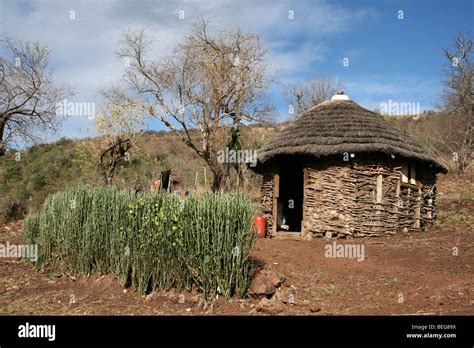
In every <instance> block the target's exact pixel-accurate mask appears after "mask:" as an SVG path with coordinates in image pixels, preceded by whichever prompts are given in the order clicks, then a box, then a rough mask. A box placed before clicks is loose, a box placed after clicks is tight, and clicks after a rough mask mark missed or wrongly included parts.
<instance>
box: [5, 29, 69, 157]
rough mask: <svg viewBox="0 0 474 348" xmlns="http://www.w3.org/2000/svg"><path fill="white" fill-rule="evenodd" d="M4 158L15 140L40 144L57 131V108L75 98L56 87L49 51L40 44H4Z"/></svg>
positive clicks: (63, 87) (7, 41) (17, 42)
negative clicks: (40, 141) (50, 65)
mask: <svg viewBox="0 0 474 348" xmlns="http://www.w3.org/2000/svg"><path fill="white" fill-rule="evenodd" d="M0 52H2V55H1V56H0V156H3V155H4V154H5V151H6V148H7V145H8V144H9V143H11V142H14V141H15V140H20V139H21V140H26V141H33V142H36V141H39V140H41V135H42V134H44V133H45V132H46V131H50V130H55V129H56V126H57V125H58V121H59V118H58V116H57V115H56V104H57V103H58V102H59V101H60V100H62V99H63V98H66V97H67V96H69V95H71V94H72V93H71V90H70V89H69V88H68V87H66V86H62V87H55V86H54V84H53V81H52V69H50V68H49V51H48V48H47V47H45V46H41V45H39V44H37V43H31V42H22V41H18V40H15V39H12V38H2V39H1V40H0Z"/></svg>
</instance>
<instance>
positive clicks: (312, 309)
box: [309, 306, 321, 313]
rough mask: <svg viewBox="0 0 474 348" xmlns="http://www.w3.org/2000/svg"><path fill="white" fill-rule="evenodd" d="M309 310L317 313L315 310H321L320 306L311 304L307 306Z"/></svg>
mask: <svg viewBox="0 0 474 348" xmlns="http://www.w3.org/2000/svg"><path fill="white" fill-rule="evenodd" d="M309 311H310V312H311V313H317V312H319V311H321V307H318V306H311V307H309Z"/></svg>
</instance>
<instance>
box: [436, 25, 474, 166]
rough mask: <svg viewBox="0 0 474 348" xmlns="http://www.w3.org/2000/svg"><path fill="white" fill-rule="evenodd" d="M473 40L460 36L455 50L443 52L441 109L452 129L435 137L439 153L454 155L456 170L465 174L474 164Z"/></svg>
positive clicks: (457, 36)
mask: <svg viewBox="0 0 474 348" xmlns="http://www.w3.org/2000/svg"><path fill="white" fill-rule="evenodd" d="M473 50H474V48H473V43H472V39H471V38H470V37H468V36H467V35H463V34H457V35H456V36H455V37H454V39H453V47H452V48H451V49H449V50H448V49H445V50H443V55H444V56H445V57H446V58H447V60H448V62H447V63H446V66H445V79H444V81H443V85H444V88H443V92H442V95H441V99H442V102H441V104H440V105H438V107H439V108H440V109H441V110H442V111H444V112H446V113H447V116H446V117H449V124H450V126H449V127H442V130H440V131H439V132H437V133H436V139H435V142H437V143H439V146H438V149H440V150H443V151H445V152H448V151H449V152H452V156H450V158H451V162H452V164H453V165H451V166H452V167H454V168H455V169H457V170H458V171H460V172H464V171H466V170H467V169H469V168H470V167H472V166H473V164H474V116H473V113H474V66H473V64H472V53H473Z"/></svg>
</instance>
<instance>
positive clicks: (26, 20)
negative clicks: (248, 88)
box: [0, 0, 474, 140]
mask: <svg viewBox="0 0 474 348" xmlns="http://www.w3.org/2000/svg"><path fill="white" fill-rule="evenodd" d="M71 10H74V11H75V15H76V18H75V19H74V20H71V19H70V11H71ZM180 10H184V11H185V12H184V13H185V19H184V20H180V19H179V18H178V14H179V11H180ZM290 10H291V11H294V19H289V18H288V11H290ZM399 10H402V11H403V19H398V15H399V13H398V11H399ZM200 17H206V18H208V19H209V20H210V21H211V29H214V30H218V29H221V28H226V27H236V26H238V27H240V28H241V29H242V30H243V31H255V32H258V33H259V34H260V35H261V38H262V40H263V42H264V43H265V44H266V45H267V47H268V61H269V64H270V66H269V72H270V73H272V74H276V75H277V76H279V78H280V81H281V82H282V83H285V82H288V81H292V82H295V81H299V80H306V79H310V78H312V77H314V76H317V75H327V74H330V75H334V76H336V77H338V78H340V79H342V80H343V81H344V83H345V86H346V87H345V91H346V93H347V94H348V95H349V97H350V98H351V99H353V100H355V101H356V102H357V103H359V104H361V105H362V106H364V107H367V108H370V109H374V108H379V107H380V104H381V103H383V102H388V100H390V99H391V100H393V101H398V102H410V103H420V105H421V109H422V110H424V109H431V108H433V104H434V103H436V102H437V101H438V98H439V94H440V92H441V88H442V87H441V84H440V81H441V79H442V65H443V63H444V59H443V56H442V54H441V52H442V49H443V48H447V47H450V45H451V39H452V37H453V36H454V34H456V33H459V32H460V33H465V34H470V35H472V33H473V23H474V18H473V17H474V1H472V0H471V1H469V0H433V1H428V0H407V1H380V0H378V1H366V0H365V1H362V0H355V1H270V0H263V1H255V0H253V1H250V0H241V1H226V0H220V1H218V0H207V1H192V0H191V1H189V0H188V1H174V2H171V1H158V0H157V1H151V0H124V1H113V0H105V1H94V0H90V1H86V0H71V1H59V0H43V1H22V0H20V1H16V0H0V35H2V36H14V37H17V38H19V39H26V40H34V41H40V42H42V43H44V44H45V45H47V46H48V47H49V48H50V50H51V58H52V61H51V63H52V66H53V68H54V69H55V81H57V82H58V83H68V84H70V85H71V86H73V87H75V89H76V95H75V96H74V98H72V99H71V101H77V102H95V103H97V104H99V103H100V99H99V98H98V96H97V92H98V90H99V89H100V88H102V87H105V86H107V85H108V84H109V83H111V82H114V81H117V80H118V79H119V78H120V75H121V74H122V72H123V69H124V66H123V62H121V61H119V60H118V59H117V58H116V56H115V54H114V53H115V50H116V48H117V41H118V39H119V36H120V34H121V33H122V32H123V31H124V30H127V29H128V28H146V29H147V31H148V32H150V33H152V34H153V36H154V37H155V38H156V39H158V41H159V43H158V46H157V52H160V53H159V54H160V55H163V56H164V55H167V54H169V53H170V51H171V49H172V48H173V46H174V45H175V43H176V42H177V41H179V40H180V38H182V37H183V36H184V35H186V34H187V33H188V32H189V28H190V25H191V23H192V22H193V20H197V19H198V18H200ZM344 57H347V58H348V59H349V66H348V67H344V66H343V64H342V62H343V58H344ZM269 95H270V97H271V99H272V101H273V102H274V104H275V105H276V106H277V113H278V115H279V119H280V120H282V119H284V118H285V117H286V110H287V109H288V106H287V103H286V101H284V99H283V95H282V93H281V92H280V90H279V88H278V87H277V86H274V87H273V88H271V89H270V91H269ZM91 122H92V121H91V120H88V119H87V117H74V118H71V119H69V120H68V121H66V122H64V124H63V127H62V129H61V131H60V132H59V133H58V134H55V135H51V136H50V137H49V138H48V140H53V139H58V138H60V137H62V136H68V137H84V136H88V135H90V133H88V132H87V129H90V128H92V123H91ZM150 127H152V128H155V129H160V128H162V127H161V125H159V123H157V122H151V123H150Z"/></svg>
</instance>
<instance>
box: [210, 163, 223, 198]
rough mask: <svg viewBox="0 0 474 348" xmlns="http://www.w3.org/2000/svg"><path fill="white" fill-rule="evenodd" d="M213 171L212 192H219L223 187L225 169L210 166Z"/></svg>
mask: <svg viewBox="0 0 474 348" xmlns="http://www.w3.org/2000/svg"><path fill="white" fill-rule="evenodd" d="M210 167H211V171H212V176H213V179H212V186H211V189H212V192H219V191H220V189H221V187H222V181H223V177H224V176H223V171H222V169H221V168H219V167H218V166H210Z"/></svg>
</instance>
